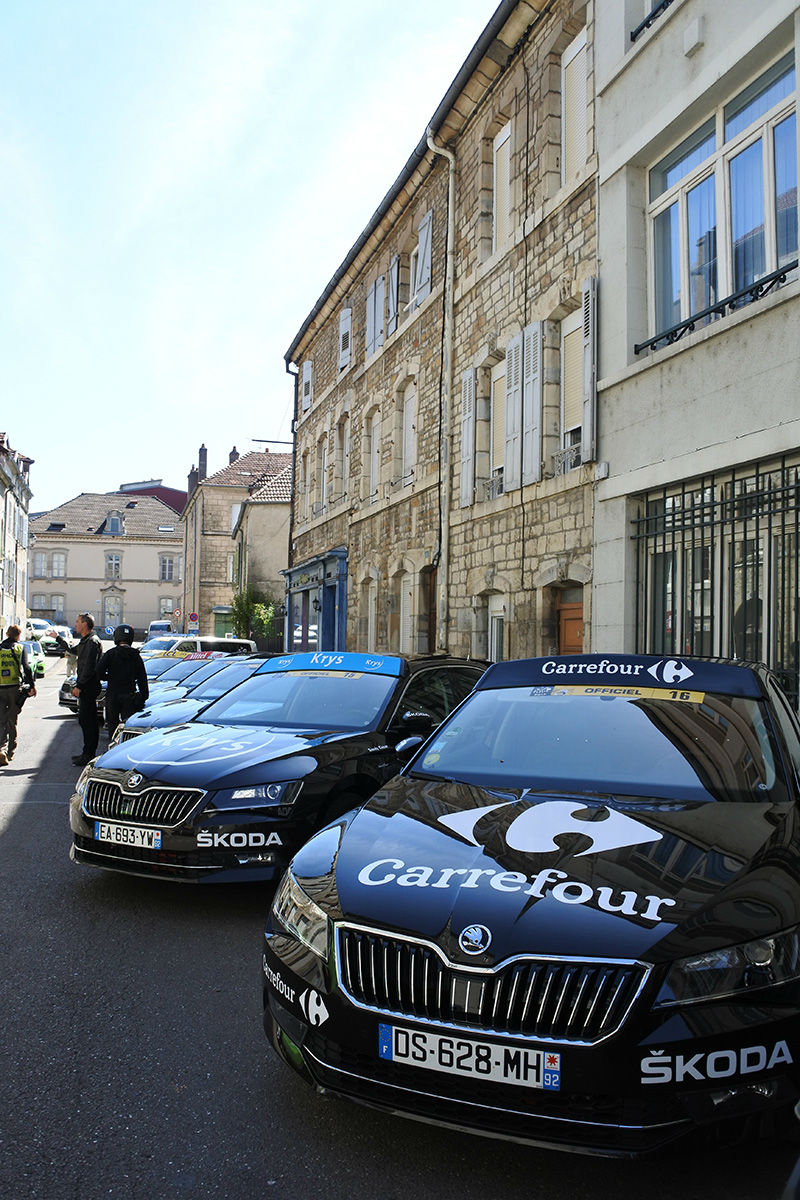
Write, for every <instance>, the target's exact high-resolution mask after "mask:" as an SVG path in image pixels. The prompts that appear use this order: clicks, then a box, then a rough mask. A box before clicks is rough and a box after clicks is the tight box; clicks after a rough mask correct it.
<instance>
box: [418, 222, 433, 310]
mask: <svg viewBox="0 0 800 1200" xmlns="http://www.w3.org/2000/svg"><path fill="white" fill-rule="evenodd" d="M432 233H433V209H430V208H429V209H428V211H427V212H426V213H425V216H424V217H423V218H422V220H421V221H420V224H419V241H418V243H417V278H416V281H415V285H416V286H415V289H414V293H415V294H414V300H415V302H416V303H417V304H420V303H421V302H422V301H423V300H424V299H425V297H426V296H428V295H430V290H431V241H432V236H431V235H432Z"/></svg>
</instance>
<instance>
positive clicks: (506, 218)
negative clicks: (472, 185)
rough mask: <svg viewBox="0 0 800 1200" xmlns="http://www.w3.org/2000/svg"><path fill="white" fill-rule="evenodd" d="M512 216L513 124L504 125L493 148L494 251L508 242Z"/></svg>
mask: <svg viewBox="0 0 800 1200" xmlns="http://www.w3.org/2000/svg"><path fill="white" fill-rule="evenodd" d="M510 215H511V124H510V123H509V124H507V125H504V126H503V128H502V129H501V130H500V132H499V133H498V134H497V136H496V137H495V139H494V143H493V146H492V251H493V252H494V251H495V250H499V249H501V248H502V247H503V246H505V244H506V242H507V241H508V235H509V232H510V226H511V221H510Z"/></svg>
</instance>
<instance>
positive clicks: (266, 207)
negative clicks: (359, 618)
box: [0, 0, 497, 513]
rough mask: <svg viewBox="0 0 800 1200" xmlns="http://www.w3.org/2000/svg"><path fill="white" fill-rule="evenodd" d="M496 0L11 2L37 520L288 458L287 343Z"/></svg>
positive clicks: (6, 34) (18, 432)
mask: <svg viewBox="0 0 800 1200" xmlns="http://www.w3.org/2000/svg"><path fill="white" fill-rule="evenodd" d="M496 6H497V3H496V0H433V2H431V0H404V2H403V3H402V4H397V3H394V2H393V0H334V2H333V3H330V2H329V0H290V2H289V3H287V2H286V0H280V2H278V0H2V4H0V178H2V187H0V431H2V432H4V433H6V435H7V439H8V442H9V443H10V445H11V446H12V447H13V449H15V450H18V451H20V452H21V453H22V454H25V455H27V456H28V457H29V458H32V459H34V460H35V461H34V464H33V466H32V467H31V486H32V489H33V493H34V494H33V499H32V501H31V506H30V511H31V512H32V513H36V512H44V511H47V510H48V509H51V508H54V507H55V506H56V505H58V504H61V503H63V502H64V501H66V500H69V499H71V498H72V497H73V496H76V495H78V494H79V493H81V492H106V491H114V490H115V489H117V488H118V487H119V486H120V485H121V484H123V483H129V482H135V481H140V480H149V479H162V480H163V482H164V484H165V485H166V486H169V487H176V488H181V489H185V488H186V478H187V475H188V474H189V471H190V470H191V468H192V467H193V466H194V465H196V463H197V450H198V448H199V446H200V445H201V444H205V446H206V447H207V449H208V472H209V474H213V473H214V472H215V471H218V470H220V469H221V468H222V467H224V466H225V465H226V464H227V462H228V454H229V452H230V450H231V448H232V447H233V446H236V448H237V449H238V450H239V452H240V453H245V452H247V451H248V450H264V449H274V450H277V451H283V452H286V451H288V450H289V449H290V446H288V445H280V444H279V443H280V441H289V440H290V439H291V418H292V402H293V384H292V379H291V377H290V376H289V375H287V374H286V368H285V363H284V355H285V353H286V351H287V350H288V348H289V346H290V345H291V343H292V340H293V338H294V335H295V334H296V333H297V331H298V330H299V329H300V326H301V325H302V323H303V321H304V319H305V317H306V316H307V315H308V313H309V312H310V311H311V309H312V307H313V305H314V303H315V301H316V300H317V299H318V297H319V296H320V294H321V293H322V291H323V290H324V288H325V286H326V284H327V283H328V281H329V280H330V278H331V277H332V276H333V274H334V272H335V271H336V268H337V267H338V266H339V265H340V263H341V262H342V261H343V259H344V258H345V257H346V255H347V252H348V250H349V249H350V247H351V246H352V245H353V243H354V242H355V240H356V238H357V237H358V235H359V233H360V232H361V230H362V229H363V228H364V226H365V225H366V223H367V221H368V220H369V218H370V217H371V216H372V214H373V212H374V211H375V209H376V208H377V207H378V205H379V203H380V201H381V200H382V198H383V196H384V195H385V194H386V192H387V191H388V190H389V188H390V187H391V185H392V184H393V182H394V180H395V179H396V178H397V176H398V175H399V174H400V171H401V170H402V168H403V166H404V165H405V162H406V160H407V159H408V157H409V156H410V154H411V152H412V151H413V150H414V148H415V147H416V145H417V143H418V142H419V140H420V138H421V137H422V135H423V134H424V132H425V129H426V127H427V124H428V122H429V119H430V117H431V116H432V115H433V113H434V111H435V109H436V108H437V106H438V104H439V101H440V100H441V99H442V97H443V96H444V94H445V92H446V91H447V88H448V87H449V85H450V83H451V82H452V80H453V78H454V77H455V75H456V74H457V72H458V69H459V68H460V66H461V64H462V63H463V62H464V60H465V59H466V57H467V55H468V54H469V51H470V50H471V49H472V46H473V45H474V44H475V42H476V40H477V39H478V37H479V35H480V33H481V32H482V30H483V28H484V26H485V25H486V24H487V23H488V21H489V19H490V17H491V15H492V13H493V12H494V9H495V8H496ZM270 439H272V440H270Z"/></svg>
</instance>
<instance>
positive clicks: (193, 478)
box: [186, 467, 198, 500]
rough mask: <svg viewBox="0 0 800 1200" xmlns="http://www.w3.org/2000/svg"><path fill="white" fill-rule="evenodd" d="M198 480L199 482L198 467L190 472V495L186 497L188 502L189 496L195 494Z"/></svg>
mask: <svg viewBox="0 0 800 1200" xmlns="http://www.w3.org/2000/svg"><path fill="white" fill-rule="evenodd" d="M197 480H198V472H197V467H192V469H191V471H190V472H189V483H188V489H187V490H188V493H189V495H188V496H187V497H186V499H187V500H188V499H189V496H191V495H192V494H193V493H194V490H195V488H196V487H197Z"/></svg>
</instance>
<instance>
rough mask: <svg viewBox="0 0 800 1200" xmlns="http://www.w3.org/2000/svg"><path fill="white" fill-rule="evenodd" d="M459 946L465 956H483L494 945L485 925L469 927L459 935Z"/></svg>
mask: <svg viewBox="0 0 800 1200" xmlns="http://www.w3.org/2000/svg"><path fill="white" fill-rule="evenodd" d="M458 944H459V946H460V947H461V949H462V950H463V951H464V953H465V954H483V952H484V950H488V949H489V947H490V945H491V944H492V935H491V933H490V932H489V930H488V929H487V928H486V926H485V925H468V926H467V927H466V929H462V930H461V933H460V934H459V935H458Z"/></svg>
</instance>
